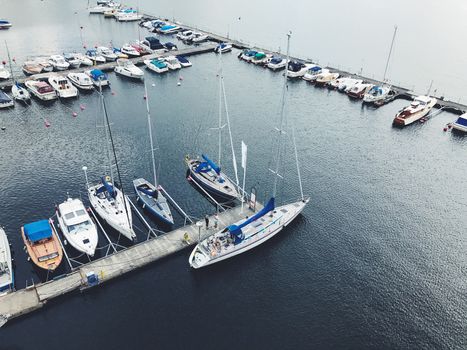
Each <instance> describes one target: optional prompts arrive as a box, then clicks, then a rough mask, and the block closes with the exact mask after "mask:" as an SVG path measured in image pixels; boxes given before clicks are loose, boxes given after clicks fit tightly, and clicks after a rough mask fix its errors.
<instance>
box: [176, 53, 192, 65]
mask: <svg viewBox="0 0 467 350" xmlns="http://www.w3.org/2000/svg"><path fill="white" fill-rule="evenodd" d="M175 58H176V59H177V61H178V62H179V63H180V65H181V66H182V67H183V68H188V67H191V66H192V65H193V64H192V63H191V62H190V60H188V58H186V57H185V56H181V55H177V56H175Z"/></svg>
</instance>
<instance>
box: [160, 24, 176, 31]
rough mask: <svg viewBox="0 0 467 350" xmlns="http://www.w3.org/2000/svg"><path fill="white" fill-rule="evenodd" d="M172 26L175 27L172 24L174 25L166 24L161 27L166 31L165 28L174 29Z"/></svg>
mask: <svg viewBox="0 0 467 350" xmlns="http://www.w3.org/2000/svg"><path fill="white" fill-rule="evenodd" d="M172 28H175V26H172V25H170V24H167V25H165V26H162V27H161V30H164V31H165V30H169V29H172Z"/></svg>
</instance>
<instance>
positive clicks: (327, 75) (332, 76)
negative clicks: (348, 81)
mask: <svg viewBox="0 0 467 350" xmlns="http://www.w3.org/2000/svg"><path fill="white" fill-rule="evenodd" d="M337 78H339V73H334V72H329V71H328V72H323V73H321V74H319V75H318V76H317V77H316V80H315V85H316V86H324V85H326V84H329V83H330V82H332V81H335V80H336V79H337Z"/></svg>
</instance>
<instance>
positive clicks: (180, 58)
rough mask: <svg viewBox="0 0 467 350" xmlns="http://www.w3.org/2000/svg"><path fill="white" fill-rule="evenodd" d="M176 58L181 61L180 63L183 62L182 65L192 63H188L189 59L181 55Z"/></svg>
mask: <svg viewBox="0 0 467 350" xmlns="http://www.w3.org/2000/svg"><path fill="white" fill-rule="evenodd" d="M175 57H177V60H179V61H180V62H182V63H188V62H190V61H188V59H187V58H186V57H185V56H180V55H178V56H175Z"/></svg>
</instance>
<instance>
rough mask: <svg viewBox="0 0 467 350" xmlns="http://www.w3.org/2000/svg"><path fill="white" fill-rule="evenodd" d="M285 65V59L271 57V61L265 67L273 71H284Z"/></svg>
mask: <svg viewBox="0 0 467 350" xmlns="http://www.w3.org/2000/svg"><path fill="white" fill-rule="evenodd" d="M286 64H287V61H286V59H285V58H283V57H280V56H273V57H272V58H271V60H270V61H269V62H268V64H267V67H268V68H269V69H272V70H274V71H276V70H280V69H284V68H285V66H286Z"/></svg>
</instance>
